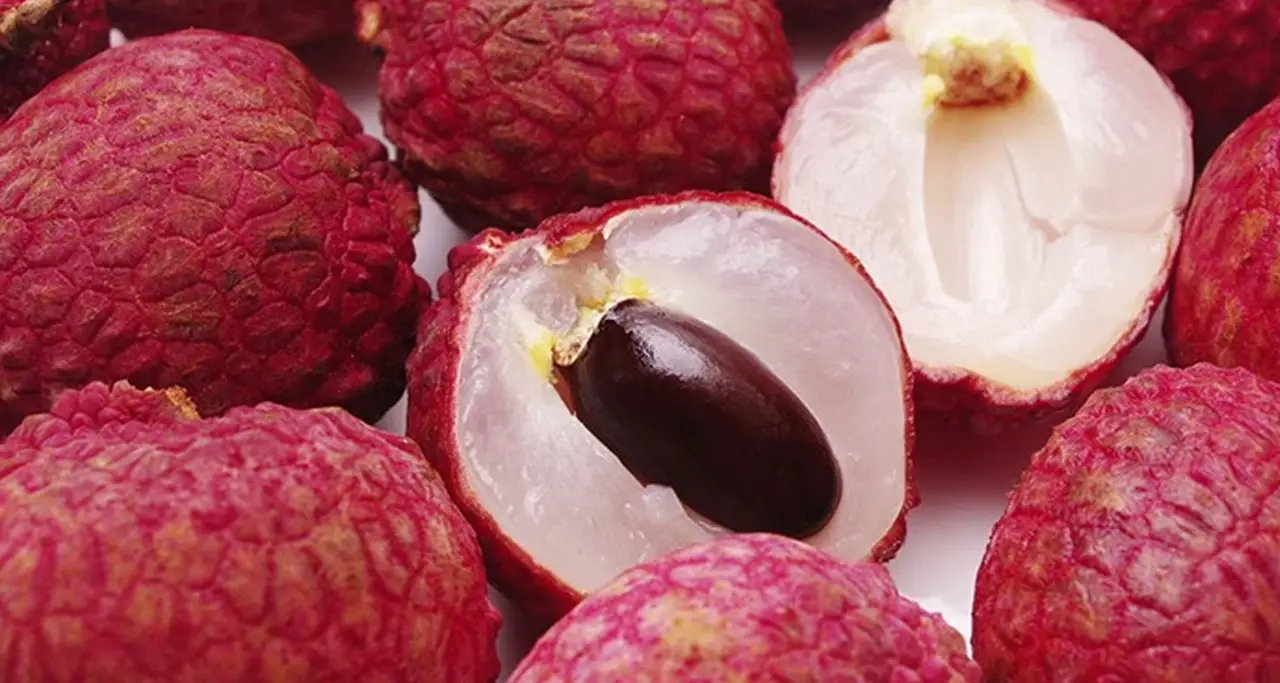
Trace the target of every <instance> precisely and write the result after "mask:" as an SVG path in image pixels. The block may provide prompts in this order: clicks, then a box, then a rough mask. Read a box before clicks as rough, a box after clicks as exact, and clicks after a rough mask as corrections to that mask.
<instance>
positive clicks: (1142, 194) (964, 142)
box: [773, 0, 1192, 431]
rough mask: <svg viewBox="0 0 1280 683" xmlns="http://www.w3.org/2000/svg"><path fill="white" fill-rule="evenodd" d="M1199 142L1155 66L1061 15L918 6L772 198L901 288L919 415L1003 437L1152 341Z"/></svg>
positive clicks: (843, 93)
mask: <svg viewBox="0 0 1280 683" xmlns="http://www.w3.org/2000/svg"><path fill="white" fill-rule="evenodd" d="M1018 12H1021V13H1022V14H1018ZM1055 31H1056V33H1055ZM1073 31H1074V33H1072V32H1073ZM1046 33H1048V34H1050V35H1056V36H1057V38H1056V39H1054V40H1048V39H1046V38H1044V35H1046ZM1037 41H1039V43H1037ZM1063 41H1066V42H1063ZM1072 41H1074V42H1072ZM1077 53H1079V54H1077ZM1081 55H1084V56H1081ZM1104 58H1105V59H1104ZM1089 65H1094V67H1089ZM1102 65H1106V67H1105V68H1104V67H1103V66H1102ZM1086 68H1091V69H1093V70H1091V71H1088V73H1084V72H1083V71H1081V70H1082V69H1086ZM1095 71H1096V73H1094V72H1095ZM1077 82H1078V87H1077V85H1072V84H1073V83H1077ZM1064 84H1065V85H1064ZM1068 86H1070V87H1068ZM1089 89H1092V90H1089ZM1099 89H1101V90H1099ZM1093 91H1097V93H1099V94H1096V96H1094V97H1092V98H1091V99H1085V98H1084V97H1083V95H1082V94H1081V93H1085V92H1093ZM1102 91H1106V93H1104V92H1102ZM1107 93H1113V94H1107ZM1147 109H1150V110H1151V111H1150V112H1148V111H1147ZM1095 110H1096V111H1095ZM1104 110H1105V111H1104ZM1131 112H1136V114H1133V113H1131ZM1104 114H1105V116H1104ZM1095 121H1108V122H1109V123H1108V124H1107V126H1109V128H1105V127H1103V128H1099V127H1098V126H1100V125H1101V124H1097V125H1095V124H1094V123H1093V122H1095ZM1090 126H1094V128H1090ZM1095 128H1096V129H1097V130H1095ZM1104 128H1105V130H1104ZM1189 130H1190V123H1189V118H1188V114H1187V111H1186V109H1185V107H1184V106H1183V105H1182V103H1181V101H1180V100H1179V99H1178V97H1177V95H1176V93H1174V92H1173V91H1172V90H1171V88H1170V86H1169V84H1168V83H1167V81H1165V80H1164V79H1163V78H1162V77H1161V76H1160V75H1159V74H1158V73H1157V72H1155V71H1154V70H1153V69H1152V68H1151V67H1150V66H1149V65H1148V64H1147V63H1146V62H1145V61H1144V60H1143V59H1142V57H1141V56H1140V55H1138V54H1137V53H1136V52H1134V51H1133V50H1132V49H1130V48H1128V47H1127V46H1125V45H1124V43H1123V42H1122V41H1120V40H1119V39H1118V38H1116V37H1115V36H1114V35H1112V34H1109V33H1107V32H1106V31H1105V30H1104V29H1102V28H1101V27H1098V26H1097V25H1094V24H1086V23H1084V22H1082V21H1080V20H1079V19H1077V18H1075V17H1074V16H1073V15H1072V14H1070V13H1069V12H1065V11H1063V10H1062V9H1061V7H1060V6H1059V5H1058V4H1057V3H1039V2H1024V1H1023V0H898V1H897V2H895V3H893V4H892V5H891V7H890V9H889V11H888V12H887V13H886V14H885V15H884V17H882V18H881V19H879V20H877V21H874V22H872V23H870V24H868V25H867V26H865V27H864V28H863V29H861V30H860V31H858V32H857V33H856V34H855V35H854V36H852V37H851V38H850V39H849V40H848V41H847V42H846V43H845V44H844V45H842V46H840V47H839V48H838V49H837V50H836V51H835V52H834V53H833V54H832V56H831V57H830V58H829V59H828V61H827V63H826V65H825V67H824V69H823V71H822V72H821V73H820V74H819V75H818V76H817V77H816V78H815V79H814V80H813V81H811V82H810V83H809V84H808V85H806V87H805V88H804V89H803V90H802V92H801V93H800V95H799V97H798V98H797V103H796V105H795V106H794V107H793V108H792V109H791V111H790V112H789V114H788V118H787V121H786V123H785V124H784V127H783V132H782V134H781V137H780V142H779V146H780V150H781V152H780V154H779V157H778V162H777V164H776V165H775V168H774V178H773V187H774V196H775V197H777V198H778V199H779V201H780V202H782V203H783V204H784V205H787V206H788V207H789V208H791V209H792V210H794V211H796V212H797V213H799V214H801V215H803V216H805V217H806V218H808V219H809V220H812V221H813V222H814V223H815V224H816V225H818V226H819V227H821V228H822V229H823V230H825V231H827V232H828V234H831V235H832V236H833V238H834V239H836V240H837V241H839V242H841V243H842V244H843V245H844V246H846V247H847V248H849V249H851V250H852V251H853V252H854V253H857V254H858V255H859V257H860V259H861V260H862V261H863V262H864V263H866V264H867V267H868V270H869V272H871V274H872V277H874V278H876V281H877V283H880V284H881V285H882V286H883V287H884V289H885V292H886V296H887V297H888V298H889V301H890V302H891V304H892V305H894V307H895V310H897V311H898V312H899V316H900V317H901V318H902V320H903V328H904V333H905V334H906V337H907V344H908V349H909V350H910V351H911V353H912V357H913V361H914V362H915V363H916V365H917V370H918V380H919V381H918V383H917V385H916V389H917V397H918V399H919V401H920V405H921V406H922V407H923V408H925V409H927V410H929V411H930V412H933V413H936V414H939V415H942V416H945V417H946V419H948V420H950V421H952V422H957V423H961V424H964V425H967V426H969V427H973V428H977V429H979V430H982V431H996V430H1001V429H1004V428H1007V427H1010V426H1013V425H1017V424H1022V423H1026V422H1029V421H1035V420H1041V419H1051V418H1055V417H1058V416H1062V415H1066V414H1068V413H1069V412H1070V411H1071V410H1073V409H1074V408H1075V407H1077V406H1078V405H1079V404H1080V402H1081V401H1082V400H1083V399H1084V398H1085V397H1086V396H1087V395H1088V394H1089V392H1090V391H1092V390H1093V389H1094V388H1096V387H1097V386H1098V385H1100V384H1101V383H1102V381H1103V380H1104V379H1105V378H1106V376H1107V375H1108V374H1109V373H1110V372H1111V370H1112V369H1113V368H1114V367H1115V365H1116V363H1117V362H1119V360H1120V359H1121V358H1123V357H1124V356H1125V354H1127V353H1128V351H1129V350H1130V349H1131V348H1132V347H1133V346H1135V345H1136V344H1137V343H1138V341H1139V340H1140V339H1141V338H1142V336H1143V335H1144V333H1145V331H1146V329H1147V326H1148V325H1149V324H1150V321H1151V319H1152V317H1153V316H1154V314H1155V311H1156V309H1157V307H1158V305H1159V303H1160V301H1161V299H1162V298H1163V295H1164V292H1165V289H1166V287H1167V282H1168V277H1167V276H1168V272H1169V270H1170V267H1171V265H1172V261H1173V257H1174V254H1175V252H1176V248H1177V245H1178V240H1179V235H1180V229H1181V225H1180V224H1181V216H1182V211H1183V210H1184V207H1185V205H1186V202H1187V199H1188V197H1189V194H1190V188H1191V178H1192V158H1191V157H1192V154H1191V149H1190V148H1191V140H1190V133H1189ZM921 131H923V132H921ZM1063 131H1071V136H1066V133H1064V132H1063ZM1090 131H1093V132H1090ZM1099 131H1104V132H1105V135H1104V134H1103V132H1099ZM1153 131H1154V132H1153ZM802 134H803V135H805V136H807V137H806V138H803V140H802V138H801V137H800V136H801V135H802ZM1113 134H1114V135H1119V136H1121V137H1122V138H1123V140H1119V142H1116V141H1112V142H1105V143H1104V142H1098V144H1096V145H1095V144H1093V143H1091V142H1089V140H1091V139H1093V138H1094V137H1096V138H1099V139H1101V138H1105V137H1106V136H1107V135H1113ZM824 136H825V137H824ZM1072 136H1074V137H1072ZM1090 136H1092V137H1090ZM1081 140H1083V141H1084V142H1081ZM984 141H985V142H984ZM1055 141H1056V142H1055ZM1067 141H1072V142H1071V143H1070V144H1068V142H1067ZM1157 143H1158V144H1157ZM984 145H985V146H984ZM1135 145H1136V147H1135ZM1142 145H1146V146H1147V147H1150V148H1151V149H1152V150H1153V151H1151V152H1150V153H1148V152H1143V151H1141V150H1142V149H1146V148H1147V147H1143V146H1142ZM842 147H844V148H845V149H844V151H840V150H841V148H842ZM797 150H800V151H797ZM1115 150H1124V151H1125V153H1123V154H1121V153H1118V152H1116V151H1115ZM1155 153H1158V154H1163V155H1165V156H1166V157H1168V162H1167V163H1166V162H1159V163H1156V162H1152V161H1151V160H1150V159H1149V157H1150V155H1151V154H1155ZM806 155H807V156H806ZM1153 163H1155V166H1154V168H1156V169H1158V170H1157V171H1156V172H1153V171H1152V170H1151V168H1152V166H1151V165H1152V164H1153ZM948 164H950V167H949V168H948ZM887 169H892V170H887ZM930 169H935V170H932V171H931V170H930ZM984 169H986V170H984ZM931 173H932V174H933V175H930V174H931ZM837 178H838V179H839V182H838V183H836V182H835V181H834V180H824V179H837ZM1100 178H1109V180H1106V181H1101V180H1099V179H1100ZM824 183H825V184H824ZM828 185H829V186H830V187H828ZM1117 187H1130V188H1132V189H1131V190H1129V191H1128V192H1127V193H1126V192H1119V191H1117V190H1115V189H1111V188H1117ZM849 188H854V189H849ZM1010 188H1012V189H1010ZM962 195H963V196H962ZM948 202H950V203H951V204H953V206H952V208H951V213H948V212H947V207H948V206H949V205H950V204H948ZM931 207H932V208H931ZM984 207H986V208H984ZM993 207H994V208H993ZM984 212H985V213H984ZM979 214H981V215H982V216H986V217H985V218H984V219H982V220H978V218H979V217H980V216H979ZM987 214H990V215H987ZM926 217H928V219H927V220H926ZM943 219H946V220H943ZM966 221H967V222H968V223H969V225H965V222H966ZM935 223H936V224H938V225H936V226H935V225H934V224H935ZM944 224H945V225H944ZM944 228H945V229H944ZM948 263H949V264H950V265H949V266H947V267H946V268H944V267H943V265H946V264H948ZM1121 263H1123V264H1124V265H1123V267H1122V266H1121V265H1120V264H1121ZM940 264H941V265H940ZM916 271H919V272H916ZM948 271H950V274H948ZM1104 273H1105V274H1108V275H1106V276H1104ZM1113 273H1119V274H1120V275H1111V274H1113ZM1072 302H1078V303H1072ZM1072 320H1075V321H1077V322H1076V323H1071V321H1072ZM1055 326H1056V327H1055ZM1053 329H1058V332H1056V333H1053V332H1051V330H1053Z"/></svg>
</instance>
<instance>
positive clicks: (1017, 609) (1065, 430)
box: [973, 364, 1280, 683]
mask: <svg viewBox="0 0 1280 683" xmlns="http://www.w3.org/2000/svg"><path fill="white" fill-rule="evenodd" d="M1277 405H1280V385H1276V384H1273V383H1270V382H1268V381H1266V380H1262V379H1260V378H1258V377H1256V376H1255V375H1252V374H1251V373H1249V372H1247V371H1245V370H1243V369H1231V370H1225V369H1221V368H1217V367H1214V366H1211V365H1207V364H1201V365H1197V366H1194V367H1192V368H1189V369H1185V370H1179V369H1173V368H1169V367H1164V366H1158V367H1156V368H1154V369H1149V370H1145V371H1143V372H1141V373H1139V374H1138V375H1137V376H1135V377H1134V378H1132V379H1130V380H1129V381H1128V382H1127V383H1125V384H1124V385H1123V386H1122V387H1120V388H1116V389H1103V390H1100V391H1098V392H1097V393H1095V394H1094V395H1093V396H1092V397H1091V398H1090V399H1089V401H1088V402H1087V403H1086V404H1085V406H1084V408H1082V409H1081V411H1080V412H1079V413H1078V414H1077V415H1076V416H1075V417H1073V418H1071V419H1070V420H1068V421H1066V422H1064V423H1063V424H1062V425H1060V426H1059V428H1058V429H1057V430H1056V431H1055V432H1054V434H1053V436H1052V437H1051V438H1050V440H1049V442H1048V444H1047V445H1046V446H1045V447H1044V449H1043V450H1041V451H1040V452H1039V453H1037V454H1036V455H1035V456H1034V457H1033V458H1032V460H1031V464H1030V466H1029V467H1028V468H1027V470H1026V471H1025V473H1024V474H1023V475H1022V479H1021V481H1020V482H1019V484H1018V487H1017V489H1016V490H1015V491H1014V493H1013V495H1012V498H1011V499H1010V501H1009V505H1008V508H1007V509H1006V510H1005V513H1004V516H1003V517H1002V518H1001V519H1000V521H999V522H998V523H997V524H996V526H995V529H994V531H993V533H992V538H991V542H990V545H989V546H988V548H987V552H986V556H985V557H984V559H983V561H982V565H981V567H980V569H979V572H978V580H977V588H976V593H975V597H974V607H973V648H974V654H975V657H976V659H977V660H978V662H979V663H980V664H982V666H983V670H984V671H985V672H986V675H987V681H988V683H1068V682H1075V681H1098V682H1099V683H1104V682H1105V683H1122V682H1123V683H1163V682H1167V681H1272V680H1277V679H1280V616H1278V615H1280V592H1278V590H1280V589H1277V586H1280V577H1278V576H1277V568H1276V563H1275V558H1276V557H1277V556H1280V497H1278V496H1277V495H1276V492H1277V489H1280V458H1277V457H1276V455H1277V453H1280V417H1278V416H1277V413H1276V406H1277Z"/></svg>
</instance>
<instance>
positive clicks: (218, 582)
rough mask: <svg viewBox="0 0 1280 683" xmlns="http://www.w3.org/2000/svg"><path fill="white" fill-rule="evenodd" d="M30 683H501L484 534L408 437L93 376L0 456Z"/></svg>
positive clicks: (338, 418)
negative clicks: (214, 408)
mask: <svg viewBox="0 0 1280 683" xmlns="http://www.w3.org/2000/svg"><path fill="white" fill-rule="evenodd" d="M0 463H4V466H3V467H0V531H2V533H0V642H3V643H5V647H4V648H2V649H0V670H3V671H4V672H5V674H4V679H5V680H12V681H58V680H84V681H94V682H95V683H172V682H173V681H200V682H201V683H243V682H244V681H266V680H271V681H275V682H277V683H315V682H316V681H357V680H360V681H372V680H376V681H382V682H385V683H490V682H491V681H493V680H494V679H495V678H496V676H497V675H498V670H499V662H498V657H497V651H496V640H497V634H498V630H499V626H500V623H501V617H500V615H499V613H498V612H497V610H496V609H494V607H493V605H492V604H490V602H489V600H488V589H487V585H486V583H485V575H484V571H483V568H482V565H481V557H480V549H479V547H478V546H477V544H476V539H475V535H474V532H473V531H472V530H471V529H470V527H468V526H467V524H466V521H465V520H464V519H463V517H462V515H461V514H460V513H459V511H458V510H457V508H456V507H455V506H454V504H453V503H452V502H451V501H450V499H449V497H448V494H447V492H446V491H445V489H444V487H443V486H442V484H441V481H440V478H439V476H438V475H437V474H436V473H435V472H433V471H432V470H431V469H430V468H429V467H427V466H426V465H425V464H424V462H423V461H422V458H421V455H420V453H419V452H418V450H417V448H416V447H415V446H414V445H413V443H412V442H411V441H409V440H408V439H404V438H402V437H396V436H392V435H390V434H385V433H382V432H379V431H377V430H374V429H373V428H371V427H369V426H367V425H365V424H363V423H361V422H359V421H358V420H356V419H355V418H354V417H352V416H351V415H349V414H347V413H345V412H344V411H341V410H338V409H333V408H326V409H317V410H312V411H300V410H293V409H289V408H284V407H282V406H278V405H273V404H261V405H258V406H255V407H253V408H248V407H241V408H237V409H235V410H232V411H230V412H228V413H227V414H225V415H224V416H222V417H219V418H213V419H201V418H200V416H199V415H197V414H196V412H195V411H194V406H193V405H192V403H191V402H190V401H189V400H187V399H186V398H185V394H184V393H183V392H182V391H181V390H180V389H176V388H167V389H164V390H140V389H135V388H133V387H132V386H129V385H128V384H126V383H123V382H122V383H117V384H115V385H114V386H110V387H108V386H107V385H104V384H101V383H93V384H90V385H88V386H86V387H84V388H81V389H77V390H73V391H68V392H65V393H63V394H61V395H60V396H59V397H58V399H57V400H56V401H55V403H54V404H53V406H52V408H51V410H50V412H49V413H47V414H41V415H36V416H32V417H30V418H28V419H27V420H26V421H25V422H24V423H23V424H22V426H21V427H19V428H18V429H17V430H16V431H15V432H14V433H13V434H12V435H11V436H10V437H9V439H8V440H6V441H4V442H3V443H0Z"/></svg>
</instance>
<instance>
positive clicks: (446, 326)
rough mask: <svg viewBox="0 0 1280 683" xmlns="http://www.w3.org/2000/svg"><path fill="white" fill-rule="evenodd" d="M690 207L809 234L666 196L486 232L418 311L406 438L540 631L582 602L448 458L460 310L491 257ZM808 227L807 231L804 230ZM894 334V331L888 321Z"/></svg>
mask: <svg viewBox="0 0 1280 683" xmlns="http://www.w3.org/2000/svg"><path fill="white" fill-rule="evenodd" d="M690 201H718V202H722V203H725V204H730V205H737V206H742V207H747V208H760V209H767V210H771V211H777V212H778V213H780V214H783V215H786V216H788V217H791V218H793V219H795V220H797V221H800V222H801V223H804V224H805V225H809V223H807V222H806V221H804V219H802V218H800V217H798V216H795V215H794V214H792V213H790V212H788V211H787V210H786V209H785V208H783V207H782V206H780V205H778V204H776V203H775V202H773V201H771V200H769V199H767V198H764V197H761V196H758V195H754V194H751V193H746V192H726V193H710V192H704V191H697V190H693V191H688V192H683V193H679V194H675V195H667V196H660V197H647V198H640V199H633V200H626V201H619V202H613V203H611V204H608V205H606V206H603V207H599V208H592V209H584V210H582V211H578V212H576V213H572V214H564V215H561V216H556V217H554V218H552V219H550V220H547V221H545V222H543V223H542V224H541V225H539V226H538V228H537V229H536V230H532V231H527V232H524V233H521V234H511V233H504V232H501V231H498V230H486V231H484V232H481V233H480V234H478V235H476V236H474V237H473V238H472V239H471V240H469V241H468V242H465V243H463V244H460V245H458V246H457V247H455V248H454V249H452V250H451V251H450V252H449V256H448V269H447V270H446V271H445V272H444V273H443V274H442V275H441V276H440V278H439V280H438V281H437V286H436V289H437V295H438V297H439V298H438V299H437V300H436V301H435V303H433V304H432V305H431V306H429V307H427V308H426V309H425V310H424V311H423V314H422V318H421V321H420V323H419V326H418V337H417V346H416V347H415V348H414V351H413V353H412V354H410V356H409V363H408V368H409V370H408V374H409V387H408V414H407V416H406V420H407V433H408V435H409V437H410V438H412V439H414V440H415V441H417V442H418V444H419V445H420V446H421V447H422V450H423V453H424V455H426V457H427V459H428V460H429V461H430V462H431V464H432V465H433V466H434V467H435V468H436V470H437V471H439V472H440V473H441V475H443V477H444V481H445V484H446V485H447V486H448V487H449V492H450V494H452V495H453V498H454V500H455V501H457V503H458V506H459V507H460V508H461V509H462V512H463V514H465V515H466V516H467V519H468V520H469V521H470V522H471V524H472V526H473V527H475V529H476V531H477V533H478V534H479V537H480V544H481V546H482V547H483V548H484V551H485V562H486V566H487V567H488V571H489V577H490V580H492V581H493V583H494V584H495V585H496V586H497V587H498V588H499V589H500V590H501V591H502V592H503V594H504V595H506V596H507V597H509V598H511V599H512V600H513V601H514V602H516V603H517V604H518V605H520V606H521V607H522V608H523V609H524V610H525V612H526V613H528V614H529V615H530V616H531V617H533V618H534V619H535V620H540V621H542V622H546V623H549V622H552V621H554V620H556V619H559V618H560V617H562V616H564V614H565V613H566V612H568V611H569V610H570V609H572V608H573V606H574V605H576V604H578V603H579V602H580V601H581V600H582V599H583V594H582V593H580V592H579V591H577V590H575V589H574V588H572V587H571V586H569V585H567V584H566V583H564V582H563V581H561V580H560V579H559V577H557V576H555V575H554V574H552V573H551V572H550V571H548V570H547V569H546V568H545V567H543V566H542V565H540V564H538V561H537V559H536V558H534V557H533V556H532V555H531V554H530V553H529V552H528V551H527V550H526V549H525V548H522V547H521V546H520V545H518V544H517V543H516V542H515V541H513V540H512V539H511V538H509V537H508V536H507V535H506V534H505V533H503V530H502V526H501V524H500V523H499V522H498V520H496V519H494V517H493V516H492V515H491V514H490V513H489V511H488V510H486V509H485V508H484V506H483V505H482V504H481V503H480V501H479V499H478V497H477V496H476V494H475V492H474V491H472V490H471V488H470V486H469V484H468V483H467V477H468V474H467V472H465V471H464V470H463V463H462V458H461V457H460V456H459V454H458V451H457V449H458V445H459V442H460V439H459V437H460V435H459V434H458V431H457V423H456V415H457V409H456V403H457V401H456V395H457V387H458V381H459V377H458V369H459V363H460V361H461V357H462V352H463V348H462V345H463V339H465V338H466V335H467V325H468V324H469V315H470V310H469V305H470V304H471V303H472V297H473V296H474V294H475V292H476V291H477V290H479V289H480V287H482V286H483V285H484V283H485V279H486V278H487V277H488V276H489V274H490V269H491V268H492V266H493V264H494V262H495V261H496V259H497V256H498V255H499V254H501V252H502V250H503V249H505V248H506V247H507V246H509V245H510V244H512V243H514V242H517V241H519V240H539V241H542V242H544V243H545V244H548V245H556V244H561V243H564V242H565V241H567V240H569V239H571V238H574V237H581V236H582V235H587V234H594V233H596V232H598V231H599V230H601V229H602V228H603V226H604V225H605V223H607V222H608V221H609V220H610V219H611V218H613V217H614V216H617V215H619V214H622V213H625V212H627V211H630V210H634V209H637V208H641V207H645V206H660V205H673V204H680V203H683V202H690ZM809 227H810V229H813V230H815V231H816V228H813V227H812V226H811V225H810V226H809ZM819 234H820V233H819ZM832 245H833V246H835V247H836V248H838V249H840V250H841V252H842V253H843V254H844V256H845V259H846V260H847V261H848V263H849V265H850V267H852V268H855V269H856V270H857V271H858V272H859V274H861V275H862V276H863V277H864V278H866V279H867V284H868V286H870V287H871V288H872V289H873V291H875V292H876V294H877V296H880V299H881V302H884V297H883V295H880V293H879V290H877V289H875V285H874V283H872V282H871V280H870V278H869V277H868V276H867V274H866V271H865V270H864V269H863V268H862V265H861V264H860V263H859V262H858V260H857V259H856V258H855V257H853V256H852V255H851V254H849V253H848V252H847V251H845V250H844V249H843V248H841V247H839V245H837V244H835V243H834V242H833V243H832ZM884 305H885V310H887V311H889V310H890V309H889V308H888V304H887V303H885V304H884ZM890 315H892V313H891V312H890ZM894 325H895V327H896V326H897V319H896V318H894ZM899 338H901V334H900V333H899ZM900 352H901V353H902V354H903V358H904V359H905V358H906V349H905V348H901V349H900ZM904 365H906V363H904ZM902 382H903V386H904V387H905V393H906V394H907V395H910V394H911V382H912V378H911V375H910V373H909V372H907V373H904V376H903V378H902ZM904 410H905V411H906V413H905V414H906V424H905V438H904V443H905V445H906V454H905V457H906V472H905V477H906V490H905V493H904V496H903V501H902V509H901V511H900V513H899V515H898V519H897V521H896V522H895V523H894V525H893V526H892V528H890V529H889V530H888V531H887V532H886V533H885V536H884V538H883V539H881V541H880V542H879V543H878V544H877V545H876V547H875V548H874V549H873V550H872V552H871V555H870V558H871V559H873V560H876V561H880V562H887V561H889V560H891V559H892V558H893V557H894V556H895V555H896V554H897V552H898V550H899V548H901V546H902V543H903V540H904V539H905V537H906V533H907V515H908V514H909V513H910V511H911V510H912V509H913V508H914V507H915V506H916V505H918V504H919V502H920V497H919V494H918V491H917V489H916V486H915V477H914V464H913V461H912V457H911V454H912V448H913V446H914V444H915V420H914V409H913V407H912V404H911V402H910V401H907V402H906V403H905V405H904ZM520 456H521V454H520V453H519V451H518V450H517V447H514V446H513V457H520Z"/></svg>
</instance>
